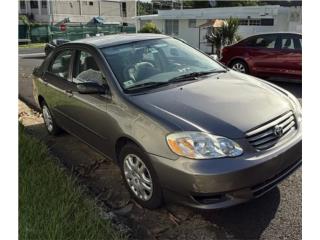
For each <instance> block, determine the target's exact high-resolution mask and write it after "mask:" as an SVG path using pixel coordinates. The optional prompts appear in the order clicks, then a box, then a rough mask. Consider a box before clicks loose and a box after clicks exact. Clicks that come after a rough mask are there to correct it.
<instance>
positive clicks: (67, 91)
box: [65, 90, 73, 97]
mask: <svg viewBox="0 0 320 240" xmlns="http://www.w3.org/2000/svg"><path fill="white" fill-rule="evenodd" d="M65 93H66V95H67V96H68V97H72V96H73V94H72V90H66V91H65Z"/></svg>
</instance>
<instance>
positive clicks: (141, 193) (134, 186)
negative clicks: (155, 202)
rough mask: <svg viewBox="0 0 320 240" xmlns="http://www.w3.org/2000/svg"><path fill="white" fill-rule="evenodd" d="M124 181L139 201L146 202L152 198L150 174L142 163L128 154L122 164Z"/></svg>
mask: <svg viewBox="0 0 320 240" xmlns="http://www.w3.org/2000/svg"><path fill="white" fill-rule="evenodd" d="M123 169H124V175H125V178H126V181H127V183H128V185H129V187H130V189H131V191H132V192H133V193H134V194H135V196H137V197H138V198H139V199H141V200H143V201H148V200H149V199H150V198H151V197H152V192H153V184H152V178H151V175H150V172H149V170H148V168H147V166H146V165H145V164H144V163H143V161H142V160H141V159H140V158H139V157H138V156H137V155H134V154H128V155H127V156H126V157H125V159H124V162H123Z"/></svg>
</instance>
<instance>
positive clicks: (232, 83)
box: [130, 71, 291, 139]
mask: <svg viewBox="0 0 320 240" xmlns="http://www.w3.org/2000/svg"><path fill="white" fill-rule="evenodd" d="M130 99H131V101H132V103H134V104H135V105H137V106H138V107H140V108H142V109H143V110H144V111H145V112H146V113H148V114H149V115H151V116H153V117H155V118H156V119H158V120H160V121H163V122H164V123H166V124H167V125H169V126H171V127H172V128H178V129H175V130H177V131H180V130H183V131H207V132H210V133H213V134H216V135H221V136H225V137H229V138H233V139H235V138H242V137H244V135H245V132H247V131H248V130H250V129H252V128H255V127H257V126H259V125H261V124H263V123H266V122H268V121H270V120H271V119H273V118H276V117H277V116H279V115H281V114H283V113H284V112H286V111H288V110H290V108H291V107H290V102H289V100H288V98H287V96H286V95H285V94H284V93H282V92H280V91H279V90H276V89H275V88H273V87H271V86H270V85H268V84H266V83H264V82H263V81H261V80H258V79H256V78H254V77H251V76H248V75H245V74H241V73H237V72H235V71H228V72H227V73H222V74H215V75H210V76H206V78H204V79H201V80H199V81H195V82H189V83H188V84H185V85H183V86H179V87H174V88H172V87H171V88H166V89H161V90H159V91H155V92H151V93H150V92H149V93H146V94H141V95H136V96H131V97H130Z"/></svg>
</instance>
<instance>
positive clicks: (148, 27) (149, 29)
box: [139, 22, 161, 33]
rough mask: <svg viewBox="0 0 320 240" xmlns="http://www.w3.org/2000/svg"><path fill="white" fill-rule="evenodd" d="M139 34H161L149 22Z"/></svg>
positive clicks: (154, 25) (153, 24)
mask: <svg viewBox="0 0 320 240" xmlns="http://www.w3.org/2000/svg"><path fill="white" fill-rule="evenodd" d="M139 33H161V32H160V30H159V29H158V28H157V26H156V24H155V23H153V22H149V23H147V24H146V25H144V26H143V28H141V29H140V31H139Z"/></svg>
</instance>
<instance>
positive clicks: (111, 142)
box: [33, 34, 302, 209]
mask: <svg viewBox="0 0 320 240" xmlns="http://www.w3.org/2000/svg"><path fill="white" fill-rule="evenodd" d="M53 51H54V52H53V53H52V54H50V55H49V56H48V57H47V58H46V59H45V60H44V62H43V64H42V65H41V66H40V67H38V68H36V69H35V70H34V80H33V84H34V97H35V99H36V101H37V103H38V104H39V106H40V107H41V109H42V113H43V118H44V123H45V126H46V128H47V130H48V132H49V133H50V134H58V133H59V131H60V130H61V129H64V130H65V131H67V132H69V133H71V134H72V135H75V136H77V137H78V138H80V139H82V140H83V141H84V142H86V143H87V144H89V145H90V146H92V147H93V148H95V149H96V150H97V151H99V152H100V153H102V154H104V155H105V156H106V157H108V158H110V159H113V160H114V161H115V162H116V163H117V164H118V165H119V167H120V169H121V172H122V177H123V179H124V182H125V184H126V186H127V188H128V190H129V191H130V193H131V195H132V197H133V198H134V199H135V200H136V201H137V202H138V203H139V204H140V205H142V206H144V207H147V208H156V207H159V206H160V205H161V204H162V203H163V201H164V200H170V201H176V202H179V203H182V204H187V205H189V206H193V207H197V208H204V209H213V208H222V207H228V206H232V205H235V204H239V203H242V202H245V201H248V200H250V199H254V198H257V197H260V196H262V195H263V194H265V193H266V192H268V191H269V190H270V189H272V188H274V187H275V186H276V185H277V184H278V183H279V182H280V181H282V180H283V179H285V178H286V177H287V176H289V175H290V174H291V173H293V172H294V170H295V169H297V168H298V167H299V166H300V164H301V141H302V140H301V139H302V137H301V106H300V103H299V101H298V100H297V99H296V98H295V97H294V96H293V95H292V94H290V93H289V92H287V91H286V90H284V89H282V88H280V87H277V86H275V85H273V84H270V83H268V82H265V81H263V80H260V79H257V78H255V77H252V76H249V75H245V74H242V73H239V72H236V71H233V70H230V69H228V68H226V67H224V66H223V65H221V64H220V63H218V62H216V61H215V60H213V59H211V58H210V57H209V56H207V55H205V54H203V53H202V52H200V51H198V50H196V49H194V48H192V47H190V46H189V45H187V44H185V43H183V42H182V41H179V40H177V39H174V38H171V37H168V36H165V35H159V34H122V35H112V36H104V37H94V38H88V39H82V40H77V41H72V42H69V43H65V44H63V45H61V46H58V47H56V48H55V49H54V50H53ZM119 178H120V176H119Z"/></svg>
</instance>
